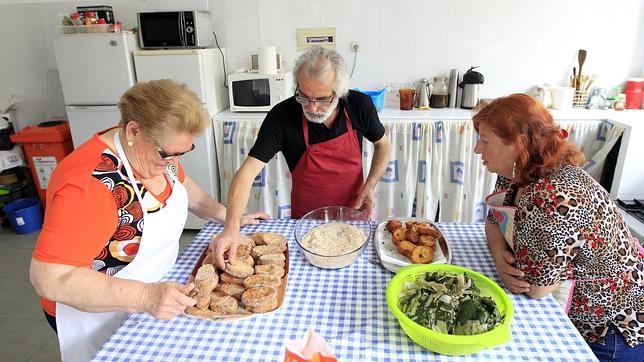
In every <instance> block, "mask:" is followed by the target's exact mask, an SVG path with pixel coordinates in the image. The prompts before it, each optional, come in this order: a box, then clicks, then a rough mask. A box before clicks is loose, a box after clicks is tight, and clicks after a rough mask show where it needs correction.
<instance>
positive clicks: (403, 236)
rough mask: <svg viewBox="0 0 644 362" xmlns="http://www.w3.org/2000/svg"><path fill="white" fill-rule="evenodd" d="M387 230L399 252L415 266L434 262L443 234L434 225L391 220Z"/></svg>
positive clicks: (386, 226)
mask: <svg viewBox="0 0 644 362" xmlns="http://www.w3.org/2000/svg"><path fill="white" fill-rule="evenodd" d="M385 228H386V229H387V230H388V231H389V232H390V233H391V240H392V241H393V243H394V244H395V245H396V246H397V247H398V251H399V252H400V253H401V254H402V255H404V256H406V257H408V258H409V259H410V260H411V262H412V263H414V264H427V263H431V262H432V260H434V251H435V250H436V242H437V241H438V239H439V238H440V237H441V233H440V231H439V230H438V229H436V228H435V227H434V226H433V225H431V224H428V223H424V222H419V221H407V222H405V224H403V223H402V222H401V221H398V220H394V219H392V220H389V221H388V222H387V224H386V225H385Z"/></svg>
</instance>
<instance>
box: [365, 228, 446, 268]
mask: <svg viewBox="0 0 644 362" xmlns="http://www.w3.org/2000/svg"><path fill="white" fill-rule="evenodd" d="M392 219H393V220H398V221H400V222H402V223H403V224H404V223H405V222H406V221H410V220H411V221H418V222H422V223H427V224H430V225H432V226H434V227H435V228H436V229H438V230H439V231H440V232H441V235H442V236H443V238H442V239H439V241H438V244H439V246H440V247H439V248H436V249H435V250H434V260H433V261H432V262H431V263H429V264H449V263H451V261H452V252H451V250H450V248H449V241H448V240H447V238H446V237H445V233H443V231H442V230H441V229H440V228H439V227H438V225H436V224H435V223H433V222H431V221H429V220H427V219H422V218H417V217H394V218H392ZM389 220H391V219H389ZM389 220H386V221H383V222H381V223H379V224H378V227H377V228H376V233H375V239H374V241H375V243H374V244H375V247H376V252H377V253H378V257H379V258H380V261H381V263H382V266H383V267H385V268H386V269H388V270H391V271H392V272H394V273H395V272H396V271H398V269H400V268H402V267H404V266H407V265H410V264H412V262H411V260H409V258H408V257H406V256H404V255H402V254H401V253H400V252H398V247H396V244H394V243H393V241H392V239H391V233H390V232H389V231H387V229H386V228H385V225H387V221H389Z"/></svg>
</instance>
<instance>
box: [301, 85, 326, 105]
mask: <svg viewBox="0 0 644 362" xmlns="http://www.w3.org/2000/svg"><path fill="white" fill-rule="evenodd" d="M334 99H335V92H333V94H332V95H331V96H330V97H324V98H318V99H311V98H308V97H304V96H302V95H301V94H300V92H299V91H298V89H297V88H296V89H295V100H296V101H297V103H299V104H301V105H303V106H307V105H309V104H311V103H313V104H314V105H315V106H316V107H323V106H328V105H330V104H331V103H333V100H334Z"/></svg>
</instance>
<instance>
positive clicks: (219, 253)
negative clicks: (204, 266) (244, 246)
mask: <svg viewBox="0 0 644 362" xmlns="http://www.w3.org/2000/svg"><path fill="white" fill-rule="evenodd" d="M238 244H239V230H236V231H234V230H227V229H226V228H224V230H223V231H222V232H221V233H220V234H219V235H217V236H215V237H214V238H213V239H212V240H211V241H210V250H212V253H213V254H212V255H214V257H215V265H216V266H217V267H218V268H219V269H221V270H226V263H225V262H224V255H226V254H227V255H228V260H230V261H234V260H235V254H236V253H237V245H238Z"/></svg>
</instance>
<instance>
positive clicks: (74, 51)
mask: <svg viewBox="0 0 644 362" xmlns="http://www.w3.org/2000/svg"><path fill="white" fill-rule="evenodd" d="M53 45H54V50H55V52H56V61H57V62H58V72H59V74H60V81H61V85H62V88H63V94H64V96H65V104H66V105H114V104H116V103H117V102H118V99H119V98H120V97H121V95H122V94H123V93H125V91H126V90H128V89H129V88H130V87H131V86H133V85H134V82H135V78H134V64H133V61H132V49H136V48H137V43H136V36H135V35H134V34H126V33H96V34H77V35H70V34H65V35H56V36H54V37H53Z"/></svg>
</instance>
